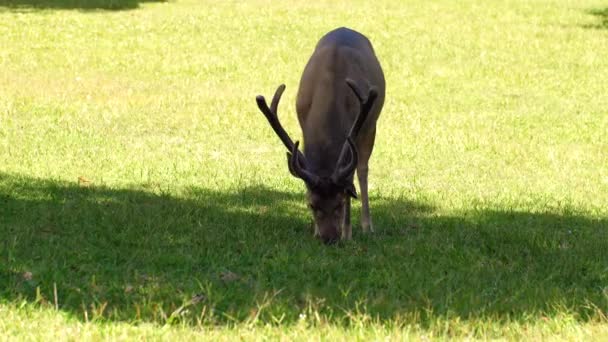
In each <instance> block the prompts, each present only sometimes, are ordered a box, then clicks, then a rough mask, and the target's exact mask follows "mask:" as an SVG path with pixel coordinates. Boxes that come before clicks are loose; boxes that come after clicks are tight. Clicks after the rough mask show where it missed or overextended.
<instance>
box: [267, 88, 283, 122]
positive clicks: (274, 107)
mask: <svg viewBox="0 0 608 342" xmlns="http://www.w3.org/2000/svg"><path fill="white" fill-rule="evenodd" d="M284 91H285V85H284V84H281V85H280V86H279V87H278V88H277V90H276V91H275V92H274V96H273V97H272V102H271V103H270V110H271V111H272V112H273V113H274V114H275V115H277V107H279V101H280V100H281V96H282V95H283V92H284Z"/></svg>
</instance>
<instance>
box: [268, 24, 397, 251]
mask: <svg viewBox="0 0 608 342" xmlns="http://www.w3.org/2000/svg"><path fill="white" fill-rule="evenodd" d="M284 91H285V85H284V84H281V85H280V86H279V87H278V88H277V90H276V91H275V94H274V96H273V98H272V102H271V104H270V107H268V104H267V103H266V100H265V98H264V96H262V95H258V96H257V97H256V103H257V105H258V108H259V109H260V111H261V112H262V113H263V114H264V116H265V117H266V119H267V120H268V123H269V124H270V126H271V127H272V129H273V130H274V132H275V133H276V135H277V136H278V137H279V139H280V140H281V141H282V143H283V144H284V145H285V147H286V148H287V165H288V169H289V172H290V173H291V174H292V175H293V176H294V177H297V178H299V179H301V180H303V181H304V183H305V185H306V198H307V201H308V207H309V209H310V211H311V213H312V217H313V224H314V236H316V237H318V238H320V239H321V240H322V241H323V242H324V243H325V244H333V243H336V242H337V241H339V240H350V239H352V227H351V223H350V209H351V198H353V199H357V192H356V189H355V186H354V183H353V178H354V173H355V169H356V171H357V178H358V180H359V190H360V193H361V228H362V231H363V233H371V232H374V228H373V225H372V218H371V214H370V207H369V196H368V174H369V167H368V163H369V159H370V156H371V154H372V150H373V148H374V141H375V138H376V122H377V120H378V117H379V116H380V112H381V111H382V106H383V104H384V95H385V80H384V73H383V71H382V67H381V66H380V62H379V61H378V58H377V57H376V53H375V51H374V49H373V47H372V44H371V42H370V41H369V39H368V38H367V37H365V36H364V35H363V34H361V33H359V32H357V31H354V30H351V29H349V28H345V27H341V28H337V29H335V30H332V31H330V32H328V33H327V34H325V35H324V36H323V37H322V38H321V39H320V40H319V42H318V43H317V45H316V47H315V49H314V51H313V53H312V56H311V57H310V59H309V60H308V63H307V64H306V66H305V68H304V71H303V73H302V77H301V79H300V84H299V89H298V93H297V97H296V113H297V116H298V123H299V125H300V128H301V129H302V137H303V140H304V152H303V153H302V152H301V151H300V150H299V144H300V142H299V141H296V142H295V143H294V142H293V140H292V139H291V137H290V136H289V135H288V134H287V132H286V131H285V129H284V128H283V126H282V125H281V123H280V121H279V118H278V112H277V108H278V105H279V101H280V99H281V96H282V94H283V92H284Z"/></svg>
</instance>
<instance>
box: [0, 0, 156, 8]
mask: <svg viewBox="0 0 608 342" xmlns="http://www.w3.org/2000/svg"><path fill="white" fill-rule="evenodd" d="M165 1H166V0H0V8H1V7H6V8H9V9H19V10H23V9H26V10H27V9H77V10H96V9H101V10H127V9H135V8H138V7H139V5H140V4H141V3H144V2H165Z"/></svg>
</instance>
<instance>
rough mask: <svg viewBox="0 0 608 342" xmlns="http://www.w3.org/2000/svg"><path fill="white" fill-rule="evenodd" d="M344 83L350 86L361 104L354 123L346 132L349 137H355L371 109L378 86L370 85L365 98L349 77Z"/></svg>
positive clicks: (376, 95)
mask: <svg viewBox="0 0 608 342" xmlns="http://www.w3.org/2000/svg"><path fill="white" fill-rule="evenodd" d="M346 84H347V85H348V86H349V87H350V89H351V90H352V91H353V93H354V94H355V96H356V97H357V99H358V100H359V103H360V104H361V109H360V111H359V114H358V115H357V119H356V120H355V124H354V125H353V126H352V127H351V129H350V132H349V133H348V136H349V137H357V135H359V131H360V130H361V127H362V126H363V123H364V122H365V119H366V118H367V114H369V111H370V110H371V109H372V106H373V105H374V102H375V101H376V98H377V97H378V88H376V87H375V86H372V87H370V89H369V91H368V94H367V98H364V97H363V95H362V94H361V90H360V89H359V87H358V86H357V84H356V83H355V81H353V80H352V79H350V78H347V79H346Z"/></svg>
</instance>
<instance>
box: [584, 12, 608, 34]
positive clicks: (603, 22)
mask: <svg viewBox="0 0 608 342" xmlns="http://www.w3.org/2000/svg"><path fill="white" fill-rule="evenodd" d="M587 13H588V14H591V15H593V16H595V17H597V19H599V22H598V23H597V24H588V25H584V26H583V27H585V28H590V29H604V30H605V29H608V7H607V8H596V9H592V10H588V11H587Z"/></svg>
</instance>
